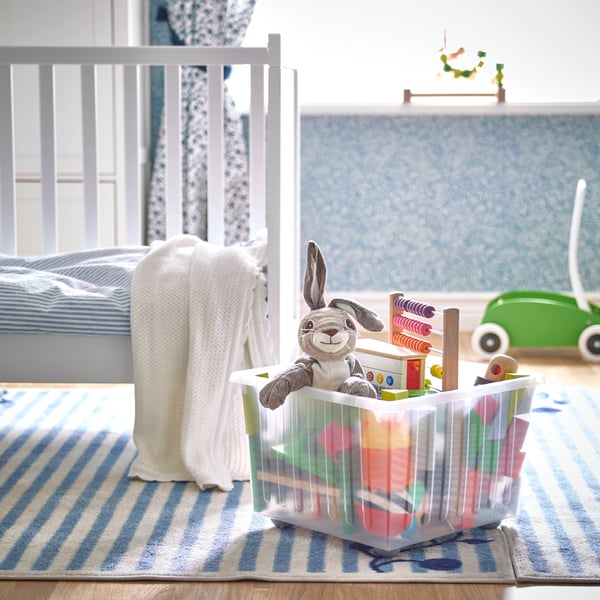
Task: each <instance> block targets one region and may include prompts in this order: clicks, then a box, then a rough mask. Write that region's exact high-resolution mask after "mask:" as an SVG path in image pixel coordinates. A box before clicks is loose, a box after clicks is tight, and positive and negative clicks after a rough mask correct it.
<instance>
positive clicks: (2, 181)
mask: <svg viewBox="0 0 600 600" xmlns="http://www.w3.org/2000/svg"><path fill="white" fill-rule="evenodd" d="M12 88H13V86H12V67H11V66H10V65H0V223H1V224H2V239H1V240H0V241H1V244H0V248H1V249H2V252H4V253H5V254H15V253H16V247H17V238H16V233H15V232H16V227H17V214H16V197H15V162H14V158H13V156H14V132H13V92H12Z"/></svg>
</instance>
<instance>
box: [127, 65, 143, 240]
mask: <svg viewBox="0 0 600 600" xmlns="http://www.w3.org/2000/svg"><path fill="white" fill-rule="evenodd" d="M138 85H139V84H138V68H137V67H136V66H135V65H133V66H125V67H123V94H124V99H123V102H124V109H125V119H124V121H125V141H124V148H125V243H126V244H139V243H140V240H141V239H142V214H141V210H140V207H141V181H140V179H141V173H140V157H139V150H140V147H139V146H140V127H139V99H138Z"/></svg>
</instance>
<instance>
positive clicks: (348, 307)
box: [329, 298, 385, 331]
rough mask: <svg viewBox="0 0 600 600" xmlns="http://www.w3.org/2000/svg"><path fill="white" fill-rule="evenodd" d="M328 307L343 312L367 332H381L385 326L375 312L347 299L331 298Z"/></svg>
mask: <svg viewBox="0 0 600 600" xmlns="http://www.w3.org/2000/svg"><path fill="white" fill-rule="evenodd" d="M329 306H332V307H334V308H340V309H342V310H345V311H346V312H347V313H348V314H350V315H352V316H353V317H354V318H355V319H356V320H357V321H358V322H359V323H360V324H361V325H362V326H363V327H364V328H365V329H366V330H367V331H382V330H383V328H384V326H385V325H384V323H383V321H382V320H381V319H380V318H379V316H378V315H377V313H376V312H375V311H372V310H371V309H370V308H367V307H366V306H363V305H362V304H360V303H358V302H355V301H354V300H349V299H347V298H333V300H331V302H329Z"/></svg>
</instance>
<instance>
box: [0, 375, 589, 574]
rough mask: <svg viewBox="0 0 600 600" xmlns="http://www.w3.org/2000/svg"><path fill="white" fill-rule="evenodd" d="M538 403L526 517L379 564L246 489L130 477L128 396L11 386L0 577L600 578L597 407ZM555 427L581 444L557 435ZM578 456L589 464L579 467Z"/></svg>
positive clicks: (0, 482)
mask: <svg viewBox="0 0 600 600" xmlns="http://www.w3.org/2000/svg"><path fill="white" fill-rule="evenodd" d="M599 393H600V392H599ZM548 394H549V395H548V396H547V397H544V398H543V401H544V402H546V403H548V402H549V403H550V404H551V405H552V406H549V407H548V409H547V410H546V409H545V408H544V412H541V413H535V422H536V424H535V426H534V438H535V439H534V440H533V442H532V445H531V452H532V456H533V460H532V461H530V462H529V467H528V477H527V482H526V485H525V486H524V488H525V489H524V490H523V497H524V499H525V511H524V512H523V516H522V517H519V519H518V521H517V523H516V525H515V526H514V527H513V526H512V524H511V523H510V522H509V523H507V526H506V527H505V528H503V529H498V530H494V531H483V530H472V531H466V532H462V533H457V534H456V535H454V536H452V537H450V538H446V539H445V540H436V541H433V542H430V543H427V544H425V545H423V546H421V547H418V548H415V549H412V550H408V551H405V552H403V553H401V554H400V555H398V556H397V557H395V558H379V557H376V556H373V555H372V554H371V553H370V552H369V550H367V549H366V548H363V547H359V546H358V545H356V544H352V543H347V542H343V541H341V540H338V539H335V538H330V537H328V536H325V535H322V534H319V533H316V532H312V531H308V530H304V529H284V530H281V529H277V528H275V527H274V526H273V525H272V524H271V522H270V521H269V520H268V519H265V518H263V517H261V516H259V515H256V514H254V512H253V510H252V504H251V496H250V486H249V484H247V483H241V482H240V483H236V485H235V488H234V490H233V491H232V492H230V493H220V492H199V491H198V488H197V487H196V486H195V485H193V484H186V483H174V484H170V483H166V484H165V483H163V484H156V483H143V482H140V481H132V480H129V479H128V478H127V472H128V467H129V464H130V463H131V461H132V459H133V457H134V454H135V448H134V446H133V444H132V441H131V429H132V424H133V407H134V402H133V394H132V390H131V388H129V387H117V388H114V389H111V388H101V389H93V390H84V389H81V388H75V389H70V390H60V389H50V390H39V389H10V390H8V391H7V392H6V393H5V394H4V396H3V397H2V398H0V578H7V579H8V578H10V579H19V578H25V579H41V578H53V579H69V578H77V579H102V578H104V579H181V580H234V579H263V580H303V581H311V580H312V581H336V580H338V581H347V582H351V581H387V582H391V581H404V582H408V581H424V582H436V581H442V582H444V581H463V582H504V583H510V582H514V581H515V580H516V577H515V569H516V576H517V577H519V578H524V579H528V578H532V579H536V580H537V579H539V578H541V579H544V580H547V581H550V580H553V579H555V578H558V579H565V578H570V579H577V578H580V579H586V578H589V577H599V576H600V568H599V561H598V548H600V537H599V536H598V528H597V522H598V519H597V515H598V514H599V512H598V506H600V503H599V498H598V490H599V487H598V481H599V479H600V477H599V475H598V469H597V461H598V457H599V449H598V442H597V441H596V440H595V438H594V437H593V436H592V435H590V434H589V432H591V431H594V430H597V424H598V422H600V421H599V419H598V417H599V410H600V408H599V407H600V399H599V397H598V393H596V394H595V395H594V394H592V392H589V391H585V390H579V391H576V392H571V391H569V392H568V394H569V395H567V392H566V391H556V392H554V393H553V392H549V393H548ZM554 396H556V398H557V399H558V400H559V401H558V402H556V403H555V402H553V401H551V400H549V401H546V400H547V398H550V399H552V397H554ZM594 396H595V397H594ZM575 404H577V406H575ZM556 408H559V409H560V410H559V411H558V412H556V411H555V409H556ZM551 410H554V412H551ZM594 419H595V421H594ZM561 420H562V421H561ZM561 423H563V424H564V423H567V424H568V426H569V427H575V424H578V425H577V426H581V427H582V428H583V430H584V431H585V432H586V435H585V436H583V435H575V434H574V433H573V432H572V433H571V434H570V435H564V431H563V425H561ZM550 438H552V439H553V441H549V439H550ZM554 438H556V439H554ZM584 440H585V445H584V446H581V445H580V444H581V443H582V442H583V441H584ZM563 444H564V446H563ZM565 448H567V449H568V453H567V450H565ZM580 452H585V453H586V456H588V455H589V456H591V457H594V458H595V460H596V463H594V464H591V463H590V465H589V466H588V467H586V466H585V464H584V463H583V461H581V460H580V457H578V453H580ZM538 454H543V460H544V466H543V469H542V468H541V466H538V465H537V463H538V462H539V461H538V458H537V456H538ZM551 456H556V461H555V462H553V461H552V460H551V458H550V457H551ZM569 460H571V461H572V462H571V463H568V461H569ZM532 463H534V464H532ZM533 466H535V467H536V468H535V469H533V470H532V468H530V467H533ZM594 466H595V468H594ZM536 475H537V476H536ZM571 488H573V489H574V490H576V491H577V494H574V493H573V492H571V491H569V490H570V489H571ZM559 492H560V493H562V494H563V495H564V496H565V498H566V500H565V502H563V503H559V502H558V499H557V497H558V494H559ZM548 502H549V504H547V503H548ZM594 503H595V504H594ZM552 511H554V512H552ZM565 511H568V512H565ZM594 511H595V512H594ZM594 515H596V518H595V519H594ZM555 516H556V519H558V521H557V520H556V519H555V518H554V517H555ZM586 518H587V519H588V521H587V522H585V521H583V520H584V519H586ZM580 520H582V521H581V522H582V523H583V526H581V527H579V526H578V527H576V526H575V524H576V523H579V522H580ZM567 541H568V544H567V543H566V542H567ZM511 546H514V551H513V554H514V558H515V560H516V567H515V568H513V564H512V560H511ZM590 548H592V550H591V551H590ZM557 557H558V558H557ZM559 558H560V560H559Z"/></svg>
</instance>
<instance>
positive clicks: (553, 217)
mask: <svg viewBox="0 0 600 600" xmlns="http://www.w3.org/2000/svg"><path fill="white" fill-rule="evenodd" d="M301 135H302V148H301V157H302V181H301V198H302V226H301V232H302V240H303V243H304V244H305V243H306V241H307V240H309V239H314V240H315V241H317V242H318V243H319V245H320V246H321V247H322V249H323V252H324V255H325V258H326V260H327V262H328V267H329V276H328V277H329V283H328V287H329V289H330V290H355V291H365V290H379V291H389V290H390V289H412V290H422V291H496V290H508V289H518V288H534V289H538V288H539V289H548V290H568V289H570V281H569V277H568V262H567V249H568V241H569V226H570V220H571V212H572V207H573V199H574V195H575V187H576V184H577V180H578V179H579V178H580V177H583V178H585V179H586V180H587V183H588V194H587V199H586V205H585V208H584V216H583V223H582V230H581V235H580V245H579V265H580V272H581V278H582V283H583V286H584V288H585V289H586V290H588V291H591V290H600V256H599V250H600V242H599V240H600V116H595V115H592V116H590V115H582V116H574V115H563V116H560V115H545V116H532V115H514V116H513V115H509V116H494V115H490V116H482V115H477V116H469V115H462V116H457V115H440V116H402V115H398V116H390V115H387V116H340V115H330V116H326V115H319V116H317V115H314V116H309V115H307V116H304V117H303V118H302V127H301Z"/></svg>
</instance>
